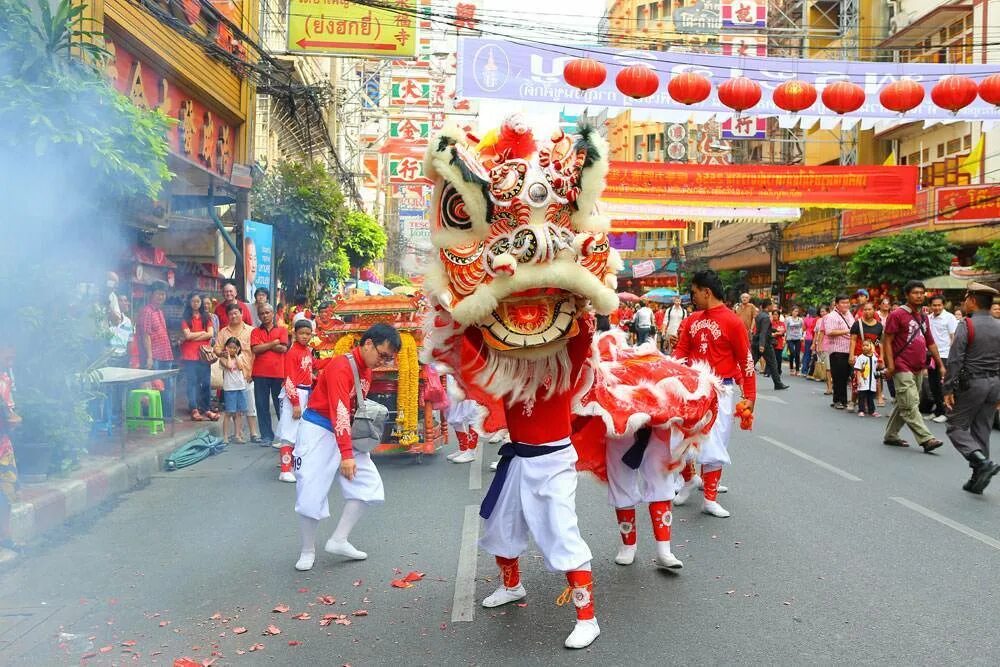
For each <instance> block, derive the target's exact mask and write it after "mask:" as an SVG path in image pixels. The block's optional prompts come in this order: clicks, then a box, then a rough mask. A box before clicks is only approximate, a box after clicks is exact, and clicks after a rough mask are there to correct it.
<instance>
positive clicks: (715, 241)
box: [703, 222, 772, 271]
mask: <svg viewBox="0 0 1000 667" xmlns="http://www.w3.org/2000/svg"><path fill="white" fill-rule="evenodd" d="M771 229H772V226H771V225H770V224H768V223H763V222H751V223H744V224H741V225H726V226H724V227H718V228H716V229H713V230H712V231H711V233H710V234H709V236H708V250H707V251H706V252H705V254H704V256H703V259H707V260H708V265H709V267H711V268H712V269H715V270H716V271H732V270H739V269H749V268H758V267H763V266H770V263H771V255H770V252H769V249H768V241H769V240H770V237H771Z"/></svg>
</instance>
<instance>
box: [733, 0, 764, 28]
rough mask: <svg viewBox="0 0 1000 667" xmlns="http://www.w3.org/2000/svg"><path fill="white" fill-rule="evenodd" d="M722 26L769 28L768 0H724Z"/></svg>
mask: <svg viewBox="0 0 1000 667" xmlns="http://www.w3.org/2000/svg"><path fill="white" fill-rule="evenodd" d="M722 27H723V28H741V29H750V30H763V29H765V28H767V0H722Z"/></svg>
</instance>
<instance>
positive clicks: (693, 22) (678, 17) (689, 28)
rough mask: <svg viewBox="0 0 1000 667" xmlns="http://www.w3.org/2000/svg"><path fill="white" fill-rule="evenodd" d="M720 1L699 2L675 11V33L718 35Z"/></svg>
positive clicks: (699, 0) (703, 0)
mask: <svg viewBox="0 0 1000 667" xmlns="http://www.w3.org/2000/svg"><path fill="white" fill-rule="evenodd" d="M719 5H720V0H697V2H695V3H694V4H692V5H690V6H688V7H678V8H677V9H675V10H674V15H673V20H674V32H677V33H680V34H688V35H716V34H718V32H719V26H720V25H721V21H720V20H719Z"/></svg>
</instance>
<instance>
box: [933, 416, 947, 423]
mask: <svg viewBox="0 0 1000 667" xmlns="http://www.w3.org/2000/svg"><path fill="white" fill-rule="evenodd" d="M931 421H932V422H934V423H935V424H943V423H945V422H946V421H948V417H947V416H945V415H938V416H937V417H935V418H934V419H932V420H931Z"/></svg>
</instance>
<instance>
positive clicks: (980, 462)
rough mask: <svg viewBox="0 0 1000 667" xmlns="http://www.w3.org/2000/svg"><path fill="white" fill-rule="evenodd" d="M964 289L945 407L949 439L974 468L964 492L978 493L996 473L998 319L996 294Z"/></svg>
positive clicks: (999, 364) (977, 285)
mask: <svg viewBox="0 0 1000 667" xmlns="http://www.w3.org/2000/svg"><path fill="white" fill-rule="evenodd" d="M967 290H968V291H967V292H966V295H965V301H964V302H963V304H962V310H963V312H965V313H966V314H967V315H966V317H965V319H964V320H963V321H962V322H961V323H960V324H959V325H958V329H957V330H956V331H955V340H954V342H953V344H952V346H951V350H950V352H949V354H948V372H947V377H946V379H945V382H944V402H945V405H946V406H947V408H948V410H949V414H948V428H947V433H948V439H949V440H951V444H952V445H954V446H955V449H957V450H958V452H959V453H960V454H961V455H962V456H964V457H965V459H966V460H967V461H968V462H969V466H970V467H971V468H972V477H970V478H969V481H968V482H966V483H965V485H964V486H963V487H962V488H963V489H965V490H966V491H968V492H969V493H976V494H980V493H982V492H983V490H984V489H985V488H986V486H987V485H988V484H989V483H990V480H991V479H992V478H993V476H994V475H996V474H997V472H1000V464H997V463H995V462H994V461H992V460H991V459H990V429H991V427H992V425H993V420H994V418H995V415H996V411H997V407H1000V320H998V319H997V318H995V317H992V315H991V314H990V302H991V301H992V300H993V297H995V296H996V295H997V294H998V292H997V290H995V289H993V288H992V287H989V286H987V285H983V284H981V283H975V282H973V283H969V286H968V288H967Z"/></svg>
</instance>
